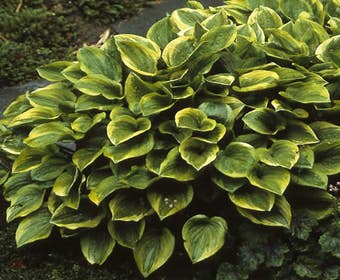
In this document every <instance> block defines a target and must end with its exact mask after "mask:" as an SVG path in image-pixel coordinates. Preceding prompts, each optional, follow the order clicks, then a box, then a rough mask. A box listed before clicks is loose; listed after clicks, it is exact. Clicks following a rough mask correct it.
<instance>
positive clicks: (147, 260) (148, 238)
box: [133, 228, 175, 277]
mask: <svg viewBox="0 0 340 280" xmlns="http://www.w3.org/2000/svg"><path fill="white" fill-rule="evenodd" d="M174 248H175V237H174V236H173V234H172V233H171V232H170V230H168V229H167V228H163V229H161V230H154V231H147V232H145V233H144V234H143V237H142V239H141V240H139V241H138V243H137V245H136V247H135V248H134V250H133V257H134V259H135V262H136V264H137V267H138V269H139V271H140V272H141V273H142V275H143V276H144V277H148V276H149V275H150V274H151V273H152V272H154V271H155V270H157V269H158V268H160V267H161V266H162V265H164V264H165V263H166V262H167V260H168V259H169V258H170V256H171V255H172V253H173V251H174Z"/></svg>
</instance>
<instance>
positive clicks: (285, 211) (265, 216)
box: [237, 196, 292, 228]
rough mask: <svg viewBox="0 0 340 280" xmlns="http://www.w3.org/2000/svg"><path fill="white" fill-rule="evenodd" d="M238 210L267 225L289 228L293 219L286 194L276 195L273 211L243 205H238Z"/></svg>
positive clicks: (243, 214) (251, 219)
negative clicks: (245, 207)
mask: <svg viewBox="0 0 340 280" xmlns="http://www.w3.org/2000/svg"><path fill="white" fill-rule="evenodd" d="M237 211H238V212H239V213H240V214H241V215H242V216H243V217H245V218H247V219H249V220H250V221H252V222H253V223H255V224H261V225H265V226H272V227H285V228H289V227H290V223H291V219H292V213H291V208H290V205H289V203H288V201H287V200H286V198H285V197H284V196H276V199H275V204H274V207H273V208H272V210H271V211H254V210H248V209H244V208H241V207H237Z"/></svg>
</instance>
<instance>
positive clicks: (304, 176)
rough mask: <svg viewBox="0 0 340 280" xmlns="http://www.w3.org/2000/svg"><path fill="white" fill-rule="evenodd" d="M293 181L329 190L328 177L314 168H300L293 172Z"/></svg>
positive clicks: (297, 183)
mask: <svg viewBox="0 0 340 280" xmlns="http://www.w3.org/2000/svg"><path fill="white" fill-rule="evenodd" d="M292 183H294V184H296V185H300V186H307V187H314V188H319V189H324V190H327V186H328V177H327V175H326V174H324V173H321V172H317V171H316V170H314V169H298V170H295V171H294V172H292Z"/></svg>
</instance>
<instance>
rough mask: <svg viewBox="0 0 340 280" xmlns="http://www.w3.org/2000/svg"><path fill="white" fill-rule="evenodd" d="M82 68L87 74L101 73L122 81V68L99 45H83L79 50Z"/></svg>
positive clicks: (78, 54) (78, 55)
mask: <svg viewBox="0 0 340 280" xmlns="http://www.w3.org/2000/svg"><path fill="white" fill-rule="evenodd" d="M77 58H78V61H79V63H80V69H81V70H82V71H83V72H85V73H86V74H100V75H104V76H106V77H107V78H109V79H112V80H115V81H118V82H119V81H120V80H121V79H122V68H121V66H120V65H119V63H118V62H117V61H116V60H115V59H114V58H113V57H112V56H110V55H109V54H108V53H107V52H106V51H104V50H101V49H99V48H97V47H83V48H81V49H79V51H78V52H77Z"/></svg>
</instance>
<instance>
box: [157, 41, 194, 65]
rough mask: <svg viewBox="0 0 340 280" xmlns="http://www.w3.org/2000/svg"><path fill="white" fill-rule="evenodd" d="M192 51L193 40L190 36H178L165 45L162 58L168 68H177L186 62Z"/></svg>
mask: <svg viewBox="0 0 340 280" xmlns="http://www.w3.org/2000/svg"><path fill="white" fill-rule="evenodd" d="M194 50H195V39H194V38H193V37H191V36H190V37H189V36H180V37H178V38H176V39H174V40H172V41H171V42H169V43H168V44H167V45H166V47H165V48H164V50H163V53H162V58H163V60H164V61H165V63H166V64H167V65H168V66H169V67H177V66H180V65H182V64H184V63H185V62H187V61H188V60H189V58H190V56H191V55H192V54H193V52H194Z"/></svg>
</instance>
